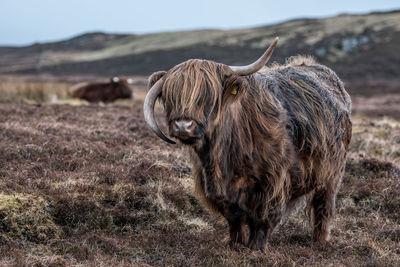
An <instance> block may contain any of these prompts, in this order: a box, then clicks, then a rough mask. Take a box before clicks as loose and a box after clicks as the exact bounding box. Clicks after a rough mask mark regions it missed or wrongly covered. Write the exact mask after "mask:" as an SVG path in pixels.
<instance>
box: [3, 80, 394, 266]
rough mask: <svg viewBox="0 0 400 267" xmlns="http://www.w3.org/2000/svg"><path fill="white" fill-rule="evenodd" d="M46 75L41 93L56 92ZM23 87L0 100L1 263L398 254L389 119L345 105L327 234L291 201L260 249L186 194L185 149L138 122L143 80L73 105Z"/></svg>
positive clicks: (352, 260)
mask: <svg viewBox="0 0 400 267" xmlns="http://www.w3.org/2000/svg"><path fill="white" fill-rule="evenodd" d="M8 86H11V84H9V85H8ZM15 86H17V85H15ZM23 86H25V85H20V87H21V88H25V87H23ZM46 86H47V85H46ZM46 86H45V87H43V86H42V87H40V88H42V89H40V90H43V91H44V92H43V94H44V95H46V94H48V93H54V94H55V95H57V96H58V97H59V98H62V97H63V95H62V94H64V93H63V90H62V89H61V88H57V85H51V86H49V87H46ZM60 86H61V87H63V86H65V85H64V84H61V85H60ZM63 88H64V87H63ZM36 89H38V88H36ZM23 90H24V89H21V93H20V94H15V95H13V97H9V98H8V100H3V101H1V102H0V265H1V266H32V265H33V266H71V265H81V266H82V265H85V266H86V265H92V266H105V265H110V266H119V265H120V266H125V265H135V266H149V265H181V266H195V265H202V266H221V265H224V266H254V265H264V266H265V265H291V266H292V265H307V266H308V265H317V266H318V265H319V266H325V265H335V266H339V265H347V266H361V265H362V266H364V265H369V266H399V265H400V245H399V244H400V183H399V178H400V167H399V165H400V121H398V120H395V119H393V118H390V117H378V118H372V117H370V116H368V117H366V116H363V113H362V112H358V110H357V107H358V106H357V105H356V106H355V109H356V110H355V114H357V115H356V116H355V117H354V128H353V140H352V143H351V149H350V153H349V161H348V165H347V171H346V174H345V177H344V181H343V184H342V187H341V189H340V192H339V196H338V200H337V213H338V214H337V217H336V219H335V221H334V225H333V238H332V241H331V242H330V243H329V244H328V245H325V246H320V245H317V244H313V243H312V242H311V238H310V233H311V229H310V227H309V225H308V220H307V216H305V214H304V212H303V209H301V208H300V209H299V210H297V211H296V212H294V213H293V214H292V215H290V216H289V217H288V218H286V219H285V220H284V221H283V222H282V224H281V225H280V226H279V227H278V228H277V230H276V231H275V232H274V233H273V235H272V238H271V240H270V242H269V245H268V247H267V249H266V251H265V252H264V253H261V252H254V251H250V250H248V249H246V248H244V247H240V246H237V247H233V248H231V247H229V246H228V244H227V243H226V242H225V240H226V235H227V225H226V223H225V222H224V221H223V220H222V219H221V218H214V217H212V216H209V215H208V213H207V212H206V211H205V210H204V209H203V208H202V206H201V205H200V203H199V202H198V201H197V200H196V198H195V197H194V196H193V193H192V179H191V168H190V165H189V163H188V160H187V154H186V153H185V151H184V150H183V149H182V148H181V147H180V146H172V145H169V144H166V143H165V142H163V141H161V140H160V139H158V138H157V137H156V136H155V135H154V134H153V133H152V132H151V131H150V130H149V129H148V127H147V126H146V124H145V122H144V119H143V114H142V100H141V99H140V98H142V96H143V93H144V92H143V91H142V92H138V93H137V100H133V101H129V102H128V101H125V102H119V103H116V104H112V105H106V106H104V105H80V106H72V105H66V104H51V103H48V102H46V101H47V99H48V98H47V96H45V97H44V98H43V99H44V102H43V101H38V99H36V98H35V96H30V97H24V92H23ZM40 90H39V91H40ZM0 91H1V90H0ZM3 91H5V89H3ZM28 91H29V90H28ZM57 92H60V93H59V94H58V93H57ZM2 95H4V94H2ZM64 97H68V95H66V96H64ZM31 98H33V99H31ZM28 100H29V101H28ZM39 100H40V99H39ZM26 102H29V103H26ZM53 102H54V101H53ZM156 114H157V116H158V117H159V118H161V115H162V114H161V110H158V111H157V112H156Z"/></svg>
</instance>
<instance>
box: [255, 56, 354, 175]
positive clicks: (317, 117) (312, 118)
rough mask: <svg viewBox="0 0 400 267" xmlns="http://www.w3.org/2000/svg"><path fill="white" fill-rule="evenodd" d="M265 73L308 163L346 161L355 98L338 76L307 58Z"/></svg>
mask: <svg viewBox="0 0 400 267" xmlns="http://www.w3.org/2000/svg"><path fill="white" fill-rule="evenodd" d="M261 73H262V74H263V75H265V77H266V78H264V79H267V80H268V82H267V83H266V84H267V86H266V88H267V90H269V91H270V93H271V94H273V95H274V96H275V97H276V98H277V99H278V101H279V102H280V103H281V105H282V107H283V112H285V113H286V115H287V129H288V134H289V135H290V137H291V139H292V140H293V144H294V147H295V149H296V152H297V155H298V157H299V158H301V159H302V160H303V161H304V164H305V165H310V166H315V168H317V169H318V168H323V166H322V164H326V163H327V162H336V161H341V160H343V158H344V156H345V154H346V150H347V147H348V144H349V142H350V138H351V120H350V112H351V110H350V109H351V100H350V96H349V95H348V93H347V92H346V90H345V88H344V86H343V83H342V82H341V81H340V79H339V78H338V77H337V75H336V74H335V73H334V72H333V71H332V70H331V69H329V68H327V67H325V66H322V65H319V64H317V63H316V62H315V61H314V60H312V59H309V58H305V57H296V58H293V59H291V60H290V61H289V63H288V64H287V65H284V66H278V65H275V66H273V67H272V68H269V69H264V70H263V71H262V72H261ZM319 165H320V166H319ZM318 166H319V167H318ZM326 167H327V168H329V166H326ZM332 171H333V170H332Z"/></svg>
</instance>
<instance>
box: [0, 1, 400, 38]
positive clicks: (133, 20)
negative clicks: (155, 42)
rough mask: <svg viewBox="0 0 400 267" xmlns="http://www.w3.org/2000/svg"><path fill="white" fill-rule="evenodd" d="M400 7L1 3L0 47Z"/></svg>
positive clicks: (327, 3) (324, 3)
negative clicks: (93, 34)
mask: <svg viewBox="0 0 400 267" xmlns="http://www.w3.org/2000/svg"><path fill="white" fill-rule="evenodd" d="M394 9H400V1H399V0H379V1H368V0H335V1H322V0H319V1H317V0H298V1H287V0H278V1H276V0H275V1H270V0H265V1H262V0H247V1H239V0H226V1H218V0H198V1H189V0H186V1H177V0H165V1H150V0H147V1H134V0H107V1H105V0H1V1H0V45H27V44H32V43H34V42H46V41H58V40H62V39H66V38H70V37H72V36H75V35H78V34H82V33H86V32H94V31H101V32H107V33H136V34H143V33H154V32H163V31H177V30H193V29H204V28H207V29H210V28H212V29H235V28H247V27H252V26H261V25H268V24H272V23H277V22H282V21H285V20H288V19H293V18H303V17H311V18H314V17H327V16H334V15H337V14H340V13H356V14H358V13H366V12H371V11H389V10H394Z"/></svg>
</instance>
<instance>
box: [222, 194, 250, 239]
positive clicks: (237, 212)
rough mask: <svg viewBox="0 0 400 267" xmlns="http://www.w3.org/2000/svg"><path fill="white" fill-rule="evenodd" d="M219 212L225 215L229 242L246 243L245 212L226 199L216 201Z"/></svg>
mask: <svg viewBox="0 0 400 267" xmlns="http://www.w3.org/2000/svg"><path fill="white" fill-rule="evenodd" d="M217 207H218V210H219V212H220V213H221V214H222V215H223V216H224V217H225V219H226V220H227V222H228V225H229V243H230V244H231V245H233V244H234V243H240V244H246V240H245V225H246V222H247V220H246V214H245V213H244V212H243V211H242V210H241V209H240V208H239V207H238V206H237V205H236V204H234V203H230V202H228V201H222V200H221V201H218V202H217Z"/></svg>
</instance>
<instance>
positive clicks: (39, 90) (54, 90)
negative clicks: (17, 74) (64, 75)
mask: <svg viewBox="0 0 400 267" xmlns="http://www.w3.org/2000/svg"><path fill="white" fill-rule="evenodd" d="M70 86H71V84H69V83H59V82H40V81H20V80H9V79H4V80H1V79H0V96H1V99H4V100H11V101H27V102H57V101H58V100H59V99H66V98H71V94H70V92H69V88H70Z"/></svg>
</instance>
